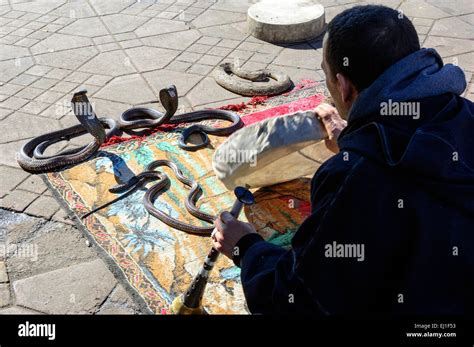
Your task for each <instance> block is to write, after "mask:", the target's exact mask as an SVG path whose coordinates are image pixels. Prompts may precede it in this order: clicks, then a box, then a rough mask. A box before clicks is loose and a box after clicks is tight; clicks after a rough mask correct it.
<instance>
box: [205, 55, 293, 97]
mask: <svg viewBox="0 0 474 347" xmlns="http://www.w3.org/2000/svg"><path fill="white" fill-rule="evenodd" d="M236 77H237V78H236ZM214 79H215V80H216V82H217V84H219V85H220V86H221V87H224V88H225V89H228V90H230V91H231V92H234V93H237V94H240V95H245V96H256V95H276V94H281V93H283V92H285V91H287V90H288V89H290V88H291V87H292V86H293V82H291V79H290V77H289V76H288V75H287V74H284V73H281V72H277V71H272V70H267V69H263V70H257V71H248V70H245V69H243V68H241V67H239V66H237V65H236V64H231V63H224V64H221V65H219V66H218V67H217V68H216V70H215V71H214Z"/></svg>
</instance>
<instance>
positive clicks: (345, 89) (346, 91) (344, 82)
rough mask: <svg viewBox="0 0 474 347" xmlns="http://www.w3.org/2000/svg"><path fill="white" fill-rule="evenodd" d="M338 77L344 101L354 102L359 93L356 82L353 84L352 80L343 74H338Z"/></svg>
mask: <svg viewBox="0 0 474 347" xmlns="http://www.w3.org/2000/svg"><path fill="white" fill-rule="evenodd" d="M336 78H337V82H338V83H337V87H338V89H339V93H340V94H341V99H342V101H343V102H352V101H353V100H354V99H355V98H356V97H357V94H358V93H357V89H356V88H355V86H354V84H352V82H351V80H350V79H348V78H347V77H346V76H344V75H343V74H340V73H338V74H336Z"/></svg>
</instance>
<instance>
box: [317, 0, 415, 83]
mask: <svg viewBox="0 0 474 347" xmlns="http://www.w3.org/2000/svg"><path fill="white" fill-rule="evenodd" d="M327 32H328V38H327V43H326V45H327V49H326V61H327V63H328V64H329V67H330V69H331V71H332V73H333V74H334V75H335V74H337V73H341V74H343V75H344V76H346V77H347V78H349V79H350V80H351V82H352V83H353V84H354V85H355V87H356V88H357V90H358V91H359V92H360V91H362V90H363V89H365V88H367V87H368V86H370V85H371V84H372V83H373V82H374V81H375V80H376V79H377V77H379V76H380V75H381V74H382V73H383V72H384V71H385V70H386V69H387V68H388V67H390V66H391V65H393V64H394V63H395V62H397V61H398V60H400V59H402V58H404V57H405V56H407V55H409V54H411V53H413V52H415V51H417V50H419V49H420V42H419V40H418V34H417V33H416V30H415V27H414V26H413V24H412V23H411V21H410V20H409V19H408V18H407V17H406V16H405V15H404V14H403V13H402V12H399V11H397V10H394V9H391V8H389V7H386V6H380V5H366V6H355V7H353V8H350V9H347V10H345V11H343V12H341V13H339V14H338V15H337V16H336V17H334V19H333V20H332V21H331V22H330V23H329V25H328V29H327Z"/></svg>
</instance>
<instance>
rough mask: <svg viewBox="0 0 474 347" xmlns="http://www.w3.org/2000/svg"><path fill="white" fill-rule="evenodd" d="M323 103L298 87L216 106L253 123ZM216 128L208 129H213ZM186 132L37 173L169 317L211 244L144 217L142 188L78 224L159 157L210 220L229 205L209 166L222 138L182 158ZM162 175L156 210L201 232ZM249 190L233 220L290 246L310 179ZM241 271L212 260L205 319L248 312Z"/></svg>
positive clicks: (126, 143) (308, 88) (158, 134)
mask: <svg viewBox="0 0 474 347" xmlns="http://www.w3.org/2000/svg"><path fill="white" fill-rule="evenodd" d="M325 98H326V91H325V89H324V87H322V86H319V85H317V84H315V83H311V82H308V81H303V82H302V83H300V84H299V85H297V86H296V88H294V90H293V91H291V92H289V93H287V94H285V95H281V96H277V97H273V98H253V99H252V100H251V101H250V102H249V103H247V104H239V105H229V106H225V107H222V108H224V109H233V110H235V111H236V112H237V113H239V114H240V115H241V116H242V119H243V121H244V123H245V124H251V123H253V122H256V121H258V120H261V119H264V118H268V117H274V116H278V115H282V114H286V113H291V112H295V111H298V110H306V109H311V108H314V107H316V106H317V105H318V104H319V103H321V102H322V101H323V100H324V99H325ZM219 122H220V121H216V122H208V123H207V124H212V125H213V126H216V125H217V126H219V125H218V124H221V123H219ZM184 126H186V125H182V126H178V127H174V128H169V129H161V130H159V131H155V132H153V133H151V132H150V133H149V134H148V135H147V136H142V137H134V138H125V139H123V138H115V139H113V141H111V142H109V143H108V144H107V146H104V147H103V148H101V151H99V152H98V153H97V155H96V156H95V157H93V158H91V159H90V160H88V161H87V162H85V163H82V164H79V165H76V166H74V167H71V168H68V169H65V170H63V171H61V172H55V173H49V174H47V175H44V178H45V180H46V182H47V183H48V186H49V187H50V189H52V190H53V192H54V195H55V196H56V197H57V198H58V199H59V200H60V202H61V203H62V205H63V206H64V207H65V208H66V209H67V210H69V212H70V214H72V215H74V216H75V217H76V218H75V219H76V222H77V224H78V226H80V227H81V228H82V229H83V230H84V231H85V234H86V235H87V236H88V238H89V239H90V240H92V241H93V242H94V243H95V244H96V245H97V246H98V247H99V248H100V250H101V252H102V253H103V254H104V255H106V257H105V259H106V260H107V262H108V264H109V265H110V267H111V269H112V270H113V271H114V273H115V274H116V275H117V276H118V277H119V278H122V280H123V281H125V284H126V287H127V288H128V289H129V290H130V291H131V293H132V294H133V295H134V296H135V297H136V298H138V299H139V300H138V301H139V302H141V303H142V304H143V305H146V307H147V308H148V309H149V310H150V311H151V312H153V313H157V314H160V313H162V314H165V313H167V312H168V308H169V305H170V304H171V302H172V301H173V299H174V297H175V296H177V295H179V294H181V293H183V292H184V291H185V290H186V288H187V286H188V285H189V283H190V282H191V281H192V279H193V278H194V276H195V275H196V274H197V273H198V271H199V270H200V268H201V266H202V262H203V260H204V257H205V255H206V254H207V252H208V251H209V249H210V245H211V243H210V239H209V238H207V237H200V236H194V235H189V234H186V233H184V232H182V231H179V230H175V229H172V228H170V227H169V226H167V225H166V224H164V223H162V222H160V221H159V220H158V219H156V218H154V217H152V216H150V215H149V214H148V213H147V211H146V210H145V208H144V206H143V202H142V199H143V196H144V194H145V191H146V188H143V189H141V190H138V191H136V192H135V193H134V194H132V195H130V196H128V197H126V198H124V199H122V200H120V201H118V202H116V203H114V204H112V205H110V206H108V207H107V208H104V209H102V210H100V211H99V212H97V213H95V214H93V215H91V216H89V217H87V218H85V219H81V218H80V217H81V216H82V215H84V214H85V213H87V212H88V211H90V210H91V209H93V208H94V207H97V206H99V205H102V204H104V203H106V202H108V201H110V200H112V199H114V198H115V197H116V196H117V195H115V194H112V193H110V192H109V188H110V187H112V186H113V185H116V184H117V183H123V182H126V181H127V180H128V179H129V178H131V177H132V176H133V175H134V174H135V173H140V172H141V171H143V169H144V167H145V166H146V165H147V164H148V163H150V162H151V161H154V160H157V159H168V160H172V161H173V162H175V163H177V164H178V166H179V168H180V169H181V170H182V172H183V173H184V174H185V175H186V176H187V177H189V178H191V179H192V180H195V181H197V182H198V183H199V184H200V185H201V187H202V189H203V191H204V193H203V196H202V197H201V199H200V200H199V204H198V205H199V207H200V209H202V210H203V211H206V212H208V213H211V214H217V213H218V212H219V211H222V210H226V209H229V208H230V207H231V205H232V203H233V200H234V197H233V193H232V192H229V191H227V190H226V189H225V187H224V186H223V185H222V184H221V183H220V182H219V181H218V180H217V178H216V177H215V176H214V173H213V171H212V166H211V162H212V155H213V152H214V150H215V148H217V147H218V146H219V144H220V143H222V142H223V141H224V140H225V138H223V137H216V136H209V138H210V140H211V146H209V147H208V148H205V149H202V150H199V151H196V152H187V151H184V150H182V149H180V148H179V147H178V146H177V138H178V136H179V133H180V131H181V130H182V129H181V127H184ZM161 169H163V168H160V170H161ZM163 171H164V172H165V173H166V174H167V175H168V176H169V177H170V179H171V186H170V188H169V189H168V190H167V191H166V192H165V193H163V194H161V195H160V196H159V197H158V199H157V200H156V201H155V206H157V207H158V208H160V209H161V210H162V211H165V212H166V213H168V214H169V215H171V216H172V217H174V218H178V219H180V220H182V221H184V222H187V223H190V224H195V225H203V226H206V225H207V224H206V223H205V222H201V221H199V220H198V219H196V218H194V217H192V216H190V215H189V213H187V212H186V210H185V208H184V204H183V201H184V199H185V198H186V196H187V193H188V190H187V189H186V188H184V186H183V185H182V184H181V183H180V182H179V181H177V179H176V178H175V177H174V175H173V173H172V171H171V170H168V169H167V168H164V169H163ZM150 184H153V183H150ZM254 194H255V196H256V201H257V202H256V204H255V205H253V206H251V207H249V208H246V209H245V211H244V213H242V215H241V220H244V221H250V222H252V223H254V225H255V226H256V228H257V229H258V232H259V233H260V234H262V235H263V236H264V237H265V238H266V239H267V240H269V241H270V242H273V243H275V244H279V245H282V246H284V247H288V246H289V245H290V241H291V237H292V236H293V234H294V232H295V230H296V229H297V227H298V226H299V225H300V224H301V222H302V221H303V220H304V218H305V217H306V216H307V215H308V214H309V211H310V205H309V182H308V179H307V178H301V179H298V180H295V181H292V182H289V183H285V184H280V185H275V186H271V187H265V188H263V189H260V190H258V191H254ZM239 275H240V269H239V268H237V267H235V266H234V265H233V263H232V262H231V261H229V260H228V259H226V258H225V257H223V256H221V257H220V258H219V260H218V262H217V264H216V267H215V268H214V270H213V272H212V275H211V278H210V281H209V284H208V287H207V289H206V293H205V296H204V307H205V309H206V310H207V311H208V312H209V313H213V314H236V313H237V314H245V313H248V310H247V308H246V305H245V298H244V295H243V292H242V287H241V285H240V278H239Z"/></svg>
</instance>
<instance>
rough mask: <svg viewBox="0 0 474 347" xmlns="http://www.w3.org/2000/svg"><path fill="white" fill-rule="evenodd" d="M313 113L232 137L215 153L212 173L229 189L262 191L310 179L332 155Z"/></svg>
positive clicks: (278, 120) (270, 121)
mask: <svg viewBox="0 0 474 347" xmlns="http://www.w3.org/2000/svg"><path fill="white" fill-rule="evenodd" d="M325 138H327V133H326V130H325V129H324V126H323V124H322V123H321V121H320V120H319V119H318V118H317V116H316V114H315V113H314V112H313V111H304V112H297V113H294V114H291V115H285V116H280V117H274V118H268V119H265V120H263V121H261V122H258V123H254V124H251V125H249V126H247V127H245V128H242V129H239V130H238V131H236V132H235V133H233V134H232V135H231V136H230V137H229V138H228V139H227V140H226V141H225V142H223V143H222V144H221V145H220V146H219V147H218V148H217V150H216V152H215V153H214V156H213V160H212V167H213V169H214V172H215V174H216V176H217V178H219V179H220V180H221V181H222V182H223V183H224V185H225V186H226V187H227V188H228V189H234V188H235V187H236V186H244V187H245V186H247V187H249V188H258V187H265V186H269V185H272V184H277V183H282V182H288V181H291V180H293V179H296V178H298V177H303V176H307V175H313V174H314V172H315V171H316V169H317V168H318V167H319V165H320V164H321V163H322V162H324V161H325V160H326V159H327V158H329V157H330V156H331V155H332V153H331V152H329V151H328V150H327V149H326V146H325V144H324V142H323V141H322V140H324V139H325Z"/></svg>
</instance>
